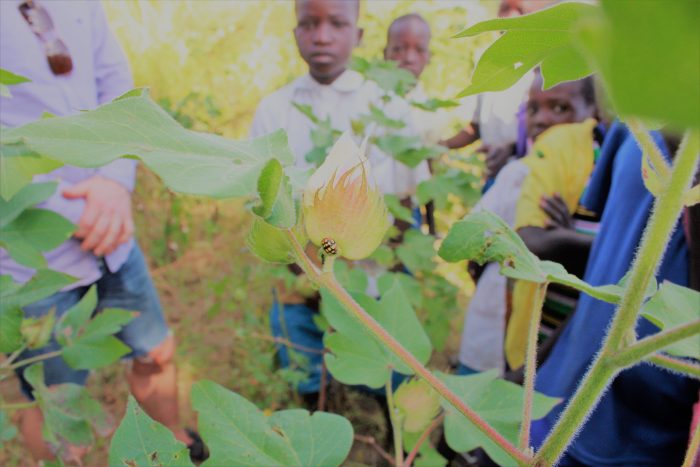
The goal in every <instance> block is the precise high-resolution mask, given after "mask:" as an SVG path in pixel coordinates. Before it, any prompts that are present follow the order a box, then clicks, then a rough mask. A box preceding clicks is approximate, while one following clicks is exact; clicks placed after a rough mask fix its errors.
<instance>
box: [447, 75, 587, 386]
mask: <svg viewBox="0 0 700 467" xmlns="http://www.w3.org/2000/svg"><path fill="white" fill-rule="evenodd" d="M528 109H529V110H528V113H527V115H526V121H527V131H528V136H529V137H530V139H531V140H534V139H535V138H537V137H538V136H539V135H540V134H541V133H542V132H543V131H544V130H545V129H547V128H550V127H553V126H555V125H560V124H565V123H576V122H583V121H584V120H586V119H588V118H591V117H593V116H595V114H596V106H595V99H594V92H593V84H592V80H591V78H585V79H583V80H580V81H573V82H568V83H562V84H559V85H558V86H555V87H553V88H551V89H548V90H546V91H543V90H542V77H541V76H540V75H539V74H538V73H535V78H534V81H533V83H532V86H531V87H530V97H529V100H528ZM591 140H592V132H591ZM528 157H535V156H532V155H531V156H528ZM525 159H527V158H525ZM525 159H519V160H516V161H513V162H511V163H509V164H508V165H506V167H504V169H503V170H502V171H501V172H500V173H499V174H498V176H497V177H496V181H495V183H494V185H493V187H492V188H491V190H489V191H488V192H487V193H486V194H485V195H484V197H483V198H482V199H481V201H480V202H479V204H478V205H477V207H476V209H488V210H491V211H493V212H495V213H496V214H498V215H499V216H501V217H502V218H503V219H504V220H505V221H506V222H507V223H508V224H509V225H511V226H512V225H513V223H514V222H515V212H516V206H517V203H518V199H519V197H520V190H521V187H522V185H523V182H524V180H525V179H526V178H527V176H528V174H529V173H530V168H529V166H528V164H527V163H526V162H525ZM498 270H499V266H498V264H495V263H491V264H488V265H487V266H486V268H485V269H484V271H483V274H482V275H481V277H480V278H479V279H478V283H477V288H476V291H475V293H474V296H473V297H472V300H471V302H470V303H469V308H468V310H467V315H466V319H465V323H464V331H463V334H462V341H461V346H460V353H459V361H460V368H459V370H458V371H459V372H460V373H462V374H469V373H473V372H476V371H486V370H489V369H492V368H498V369H499V370H500V371H503V362H504V354H503V342H504V329H503V323H504V321H505V314H506V303H505V302H506V278H505V277H503V276H501V275H500V274H499V273H498Z"/></svg>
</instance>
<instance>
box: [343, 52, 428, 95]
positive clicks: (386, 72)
mask: <svg viewBox="0 0 700 467" xmlns="http://www.w3.org/2000/svg"><path fill="white" fill-rule="evenodd" d="M350 68H352V69H353V70H355V71H357V72H358V73H360V74H362V75H363V76H364V77H365V78H366V79H369V80H371V81H374V82H375V83H377V85H379V87H380V88H381V89H382V90H383V91H385V92H387V93H389V92H395V93H396V94H398V95H400V96H404V95H405V94H406V93H407V92H408V91H410V90H411V89H412V88H413V87H414V86H415V83H416V77H415V76H413V74H411V72H409V71H407V70H404V69H403V68H399V67H398V65H397V64H396V62H392V61H385V60H373V61H369V60H365V59H364V58H361V57H352V60H351V61H350Z"/></svg>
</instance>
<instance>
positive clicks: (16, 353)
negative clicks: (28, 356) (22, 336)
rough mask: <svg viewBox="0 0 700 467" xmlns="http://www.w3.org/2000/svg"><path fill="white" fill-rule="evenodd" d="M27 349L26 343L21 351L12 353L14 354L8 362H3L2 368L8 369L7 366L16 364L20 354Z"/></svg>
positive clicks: (8, 358) (0, 366)
mask: <svg viewBox="0 0 700 467" xmlns="http://www.w3.org/2000/svg"><path fill="white" fill-rule="evenodd" d="M26 348H27V343H26V342H25V343H24V344H22V346H21V347H20V348H19V349H17V350H15V351H14V352H12V353H11V354H10V356H9V357H7V360H5V361H4V362H2V365H0V368H4V367H6V366H9V365H11V364H12V362H14V361H15V359H16V358H17V357H18V356H19V354H21V353H22V352H23V351H24V350H25V349H26Z"/></svg>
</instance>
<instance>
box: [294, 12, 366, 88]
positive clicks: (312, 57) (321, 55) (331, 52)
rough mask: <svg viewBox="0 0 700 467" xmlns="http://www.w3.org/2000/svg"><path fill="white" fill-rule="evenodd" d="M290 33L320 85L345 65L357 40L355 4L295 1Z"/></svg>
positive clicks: (358, 33) (358, 32)
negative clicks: (292, 34) (294, 26)
mask: <svg viewBox="0 0 700 467" xmlns="http://www.w3.org/2000/svg"><path fill="white" fill-rule="evenodd" d="M296 16H297V26H296V28H294V36H295V38H296V41H297V47H298V48H299V53H300V54H301V57H302V58H303V59H304V61H305V62H306V63H307V64H308V65H309V72H310V73H311V76H313V78H314V79H316V81H318V82H319V83H322V84H329V83H332V82H333V81H334V80H335V79H336V78H337V77H338V76H340V75H341V74H342V73H343V71H345V68H346V66H347V63H348V60H349V59H350V54H351V53H352V49H353V48H354V47H355V46H356V45H357V44H358V43H359V42H360V39H361V38H362V30H361V29H358V27H357V3H356V2H354V1H347V0H297V2H296Z"/></svg>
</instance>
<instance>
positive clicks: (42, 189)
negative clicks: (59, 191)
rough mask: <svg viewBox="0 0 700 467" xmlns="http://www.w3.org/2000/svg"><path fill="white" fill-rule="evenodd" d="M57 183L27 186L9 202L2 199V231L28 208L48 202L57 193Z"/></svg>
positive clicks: (0, 210)
mask: <svg viewBox="0 0 700 467" xmlns="http://www.w3.org/2000/svg"><path fill="white" fill-rule="evenodd" d="M56 185H57V183H56V182H48V183H33V184H30V185H26V186H25V187H24V188H22V190H20V191H19V192H18V193H17V194H15V196H13V197H12V198H11V199H10V200H9V201H5V200H4V199H3V198H0V229H2V228H4V227H5V226H6V225H7V224H9V223H10V222H12V221H13V220H15V219H16V218H17V217H18V216H19V215H20V214H21V213H22V211H24V210H25V209H27V208H30V207H32V206H34V205H36V204H39V203H41V202H42V201H45V200H47V199H48V198H49V197H50V196H51V195H52V194H53V193H54V191H56Z"/></svg>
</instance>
